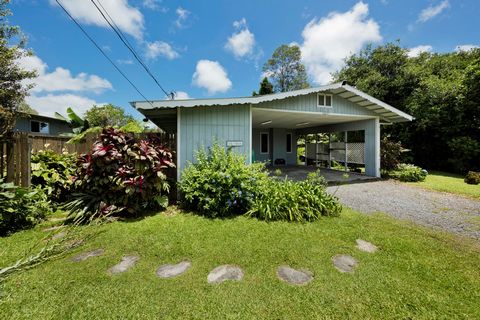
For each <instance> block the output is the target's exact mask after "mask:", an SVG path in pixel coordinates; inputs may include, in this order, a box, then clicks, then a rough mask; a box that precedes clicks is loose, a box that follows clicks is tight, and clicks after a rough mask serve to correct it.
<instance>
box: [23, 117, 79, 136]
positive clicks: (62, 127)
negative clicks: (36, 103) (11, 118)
mask: <svg viewBox="0 0 480 320" xmlns="http://www.w3.org/2000/svg"><path fill="white" fill-rule="evenodd" d="M14 130H15V131H21V132H32V133H35V134H39V135H52V136H58V135H60V134H61V133H72V128H70V125H69V124H68V122H67V121H65V120H61V119H57V118H53V117H47V116H41V115H36V114H24V115H21V116H19V117H18V118H17V121H16V124H15V129H14Z"/></svg>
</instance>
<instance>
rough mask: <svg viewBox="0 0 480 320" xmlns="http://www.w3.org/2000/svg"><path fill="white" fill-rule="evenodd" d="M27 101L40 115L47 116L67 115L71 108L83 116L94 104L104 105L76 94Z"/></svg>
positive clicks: (31, 97)
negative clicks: (55, 114)
mask: <svg viewBox="0 0 480 320" xmlns="http://www.w3.org/2000/svg"><path fill="white" fill-rule="evenodd" d="M25 100H26V102H27V103H28V104H29V105H30V106H31V107H32V108H33V109H35V110H37V111H38V113H40V114H42V115H46V116H53V115H54V113H55V112H58V113H60V114H62V115H66V114H67V108H68V107H71V108H72V109H73V110H74V111H75V112H76V113H77V114H79V115H81V114H83V113H84V112H85V111H87V110H88V109H90V108H91V107H92V106H93V105H94V104H95V105H102V104H104V103H99V102H97V101H95V100H93V99H90V98H87V97H83V96H79V95H75V94H59V95H55V94H47V95H45V96H36V95H31V96H28V97H26V99H25Z"/></svg>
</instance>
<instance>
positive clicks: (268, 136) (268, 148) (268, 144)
mask: <svg viewBox="0 0 480 320" xmlns="http://www.w3.org/2000/svg"><path fill="white" fill-rule="evenodd" d="M263 134H266V135H267V152H262V135H263ZM260 154H270V132H260Z"/></svg>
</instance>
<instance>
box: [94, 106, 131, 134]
mask: <svg viewBox="0 0 480 320" xmlns="http://www.w3.org/2000/svg"><path fill="white" fill-rule="evenodd" d="M85 119H86V120H87V121H88V123H89V124H90V126H92V127H102V128H108V127H123V126H125V125H127V124H128V123H129V122H133V121H135V119H134V118H133V117H132V116H131V115H127V114H125V110H123V108H121V107H117V106H114V105H113V104H106V105H104V106H93V107H92V108H91V109H89V110H87V112H85Z"/></svg>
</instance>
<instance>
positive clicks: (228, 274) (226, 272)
mask: <svg viewBox="0 0 480 320" xmlns="http://www.w3.org/2000/svg"><path fill="white" fill-rule="evenodd" d="M242 279H243V271H242V269H241V268H240V267H238V266H234V265H228V264H226V265H223V266H219V267H216V268H215V269H213V270H212V271H211V272H210V273H209V274H208V276H207V281H208V283H221V282H224V281H227V280H233V281H240V280H242Z"/></svg>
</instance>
